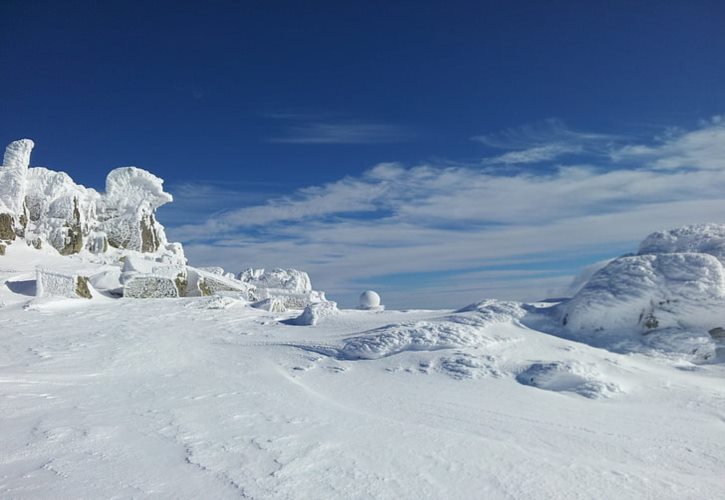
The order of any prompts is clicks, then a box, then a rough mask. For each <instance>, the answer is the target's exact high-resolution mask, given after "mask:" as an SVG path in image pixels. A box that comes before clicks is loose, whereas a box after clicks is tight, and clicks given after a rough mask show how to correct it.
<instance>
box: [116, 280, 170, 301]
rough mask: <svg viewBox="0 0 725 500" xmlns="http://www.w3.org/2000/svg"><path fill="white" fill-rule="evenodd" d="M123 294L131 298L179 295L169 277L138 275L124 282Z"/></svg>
mask: <svg viewBox="0 0 725 500" xmlns="http://www.w3.org/2000/svg"><path fill="white" fill-rule="evenodd" d="M123 296H124V297H128V298H133V299H165V298H176V297H178V296H179V289H178V287H177V286H176V283H175V282H174V280H173V279H171V278H165V277H163V276H154V275H148V274H147V275H138V276H134V277H133V278H131V279H129V280H128V281H127V282H126V283H125V285H124V287H123Z"/></svg>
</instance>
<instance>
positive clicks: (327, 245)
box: [169, 121, 725, 307]
mask: <svg viewBox="0 0 725 500" xmlns="http://www.w3.org/2000/svg"><path fill="white" fill-rule="evenodd" d="M593 135H596V134H593ZM723 137H725V124H722V123H720V122H716V121H711V122H708V123H707V124H706V125H704V126H702V127H701V128H698V129H695V130H690V131H682V132H679V133H676V134H671V135H670V136H669V137H667V138H665V139H662V138H660V139H659V140H656V141H652V142H650V143H643V144H629V145H626V146H623V145H620V144H619V143H617V144H618V145H616V146H613V149H612V151H611V154H607V155H595V156H593V157H592V161H591V162H589V163H588V164H585V165H576V164H574V165H558V166H555V167H553V168H551V169H544V170H542V171H539V170H536V171H520V172H517V173H514V174H511V173H510V172H506V173H497V172H496V171H495V170H493V171H492V170H490V169H488V170H486V169H477V168H471V167H450V166H437V165H421V166H415V167H411V168H406V167H404V166H402V165H399V164H394V163H391V164H382V165H378V166H376V167H374V168H372V169H370V170H369V171H367V172H366V173H364V174H363V175H360V176H355V177H346V178H344V179H341V180H339V181H336V182H333V183H328V184H324V185H320V186H312V187H309V188H306V189H302V190H299V191H297V192H296V193H294V194H292V195H290V196H287V197H277V198H273V199H271V200H269V201H268V202H266V203H263V204H259V205H255V206H249V207H242V208H239V209H237V210H232V211H228V212H225V213H220V214H216V215H215V216H213V217H210V218H209V219H208V220H207V221H204V222H203V223H198V224H196V223H195V224H187V225H183V226H179V227H176V228H170V230H169V232H170V235H171V236H172V237H174V238H179V239H181V240H182V241H185V242H186V245H185V246H186V249H187V254H188V255H189V256H190V257H191V258H192V260H194V261H196V262H199V263H202V264H213V263H216V264H221V265H223V266H225V267H228V268H230V269H233V270H237V269H241V268H244V267H247V266H267V267H269V266H296V267H300V268H302V269H305V270H307V271H309V272H310V273H311V275H312V277H313V279H314V280H315V283H316V285H317V286H319V287H320V288H322V289H327V290H328V291H329V292H330V293H331V295H332V296H333V297H334V298H338V299H340V298H341V299H342V300H343V302H345V301H348V304H349V303H350V302H351V301H352V300H353V297H354V295H355V293H354V290H356V289H358V290H359V289H362V288H364V287H375V286H377V287H380V288H381V289H382V290H383V291H384V292H386V293H387V299H388V302H389V303H390V304H392V305H397V306H411V305H414V304H416V303H418V304H419V305H420V304H423V303H425V304H427V305H429V306H432V305H437V306H439V307H443V306H450V307H455V306H460V305H462V304H463V303H464V302H466V301H473V300H476V299H479V298H482V297H485V296H498V297H505V298H517V297H518V298H521V297H525V298H534V297H535V296H544V295H548V294H550V293H553V292H554V291H555V289H556V287H557V286H559V285H561V284H562V283H564V282H565V281H567V280H568V279H570V276H571V275H572V274H574V273H576V270H577V268H579V267H582V266H584V265H586V264H587V263H590V262H594V261H597V260H600V259H603V258H606V257H608V256H612V255H616V254H617V253H620V252H624V251H630V250H633V249H634V248H635V244H636V241H637V240H639V239H641V238H642V237H644V236H645V235H646V234H648V233H649V232H651V231H654V230H657V229H663V228H667V227H671V226H674V225H678V224H685V223H695V222H705V221H713V220H714V221H718V220H723V219H724V218H725V199H724V198H723V197H722V194H721V193H722V192H723V189H725V168H723V167H725V165H722V164H721V163H720V165H721V166H720V168H716V167H717V165H718V163H717V161H718V160H717V159H716V158H715V157H714V156H712V155H713V151H718V149H717V148H719V147H720V145H719V144H722V143H723ZM637 148H639V149H637ZM643 148H646V149H643ZM645 150H646V151H647V154H644V153H636V154H633V153H632V151H645ZM721 158H725V156H721ZM662 165H668V167H667V168H666V169H663V168H662ZM502 257H503V258H502ZM524 262H525V263H526V264H525V265H524V264H522V263H524ZM496 266H498V268H506V269H519V270H520V269H526V270H528V271H533V274H531V275H530V276H528V279H512V277H511V276H505V275H502V274H495V273H493V271H494V270H495V268H496ZM517 266H518V267H517ZM522 266H523V267H522ZM401 273H403V274H405V273H409V274H410V275H415V274H416V273H418V274H420V273H434V274H435V273H438V274H439V275H440V276H439V279H436V280H432V281H428V282H426V283H425V284H423V285H420V284H419V285H416V286H412V285H410V286H408V285H406V284H405V283H406V282H405V280H404V279H402V278H401V280H402V281H400V283H402V285H400V286H396V285H395V280H394V279H392V278H390V277H391V276H393V277H395V276H400V275H401ZM386 277H387V278H386ZM396 279H397V278H396ZM412 294H416V295H415V300H413V299H412V297H413V295H412ZM423 295H424V296H425V299H423ZM433 302H435V304H433Z"/></svg>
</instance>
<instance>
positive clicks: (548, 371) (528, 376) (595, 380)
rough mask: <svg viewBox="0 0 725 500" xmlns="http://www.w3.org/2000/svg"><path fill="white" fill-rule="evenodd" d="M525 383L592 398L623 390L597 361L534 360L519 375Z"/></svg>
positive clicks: (517, 378)
mask: <svg viewBox="0 0 725 500" xmlns="http://www.w3.org/2000/svg"><path fill="white" fill-rule="evenodd" d="M516 380H517V381H518V382H519V383H520V384H523V385H530V386H532V387H537V388H539V389H544V390H547V391H554V392H571V393H575V394H579V395H580V396H584V397H586V398H589V399H600V398H607V397H610V396H611V395H613V394H616V393H619V392H622V389H621V388H620V387H619V386H618V385H617V384H615V383H613V382H608V381H605V380H604V378H603V377H602V374H601V373H600V372H599V370H598V369H597V367H596V365H594V364H584V363H580V362H578V361H556V362H552V363H534V364H532V365H531V366H529V367H528V368H527V369H526V370H524V371H523V372H521V373H519V374H518V375H517V376H516Z"/></svg>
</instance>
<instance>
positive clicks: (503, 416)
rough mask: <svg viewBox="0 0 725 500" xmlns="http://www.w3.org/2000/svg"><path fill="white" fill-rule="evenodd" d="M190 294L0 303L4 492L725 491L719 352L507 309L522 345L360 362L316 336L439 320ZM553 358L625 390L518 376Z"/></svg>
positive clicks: (511, 333) (506, 494) (510, 494)
mask: <svg viewBox="0 0 725 500" xmlns="http://www.w3.org/2000/svg"><path fill="white" fill-rule="evenodd" d="M193 300H199V299H181V300H148V301H134V300H119V301H109V302H98V303H95V302H90V301H89V302H83V305H82V306H79V305H76V306H74V307H73V308H64V307H61V306H60V305H48V306H47V307H45V306H41V307H39V309H38V310H33V311H24V310H22V309H21V308H18V307H7V308H5V309H4V310H2V313H0V314H1V316H0V332H1V333H0V347H1V348H0V398H2V401H3V404H2V407H1V409H0V416H1V417H2V418H1V420H2V422H3V428H4V432H3V446H2V448H1V451H0V496H5V497H12V498H16V497H51V496H52V497H76V496H82V497H110V496H115V497H122V498H124V497H126V498H127V497H139V496H164V497H169V496H173V497H185V498H199V497H205V498H210V497H214V498H456V497H459V498H460V497H476V498H480V497H486V498H532V497H537V498H540V497H550V498H554V497H556V498H601V497H602V496H608V497H614V496H616V497H617V498H647V497H651V498H654V497H658V498H663V497H669V498H675V497H679V498H683V497H689V498H695V497H699V498H706V497H710V498H714V497H716V496H718V495H719V494H720V493H721V492H722V487H723V486H725V480H724V479H723V475H722V471H723V470H725V441H723V439H722V436H723V432H725V391H723V387H722V378H721V377H722V375H723V373H722V369H721V367H720V366H717V365H710V366H704V367H701V368H702V369H701V370H695V371H691V370H679V369H677V366H676V363H675V362H672V361H668V360H662V359H656V358H647V357H645V356H642V355H628V356H624V355H620V354H615V353H610V352H608V351H604V350H600V349H595V348H592V347H589V346H586V345H583V344H577V343H574V342H570V341H567V340H564V339H561V338H557V337H552V336H549V335H546V334H541V333H538V332H535V331H532V330H529V329H527V328H524V327H522V326H519V325H517V324H515V323H508V324H506V323H504V324H500V325H498V326H496V327H495V330H496V334H497V335H499V336H501V337H504V338H510V339H515V340H516V341H515V342H505V343H498V344H493V345H491V346H483V347H474V348H459V349H441V350H434V351H412V352H411V351H407V352H402V353H399V354H395V355H392V356H387V357H384V358H381V359H376V360H360V361H352V360H345V359H337V358H335V357H330V356H325V355H322V354H319V353H317V352H314V351H315V349H314V348H312V349H309V347H310V346H313V347H314V346H317V347H319V346H328V347H329V346H332V347H335V346H337V347H339V346H340V345H342V344H343V342H344V339H346V338H350V337H354V336H355V335H359V334H360V333H361V332H365V331H370V330H373V329H375V328H378V327H380V326H381V325H386V324H390V323H395V322H400V321H417V320H425V321H436V318H441V317H445V314H442V313H441V312H435V311H421V312H410V313H401V312H394V311H389V312H385V313H382V314H370V313H366V312H358V311H343V312H341V313H340V315H339V316H338V317H337V318H333V319H330V320H328V321H327V322H325V323H323V324H321V325H319V326H317V327H295V326H287V325H284V324H280V323H279V322H278V321H277V320H280V319H284V318H285V317H286V316H284V315H274V314H270V313H266V312H264V311H259V310H254V309H248V308H229V309H224V310H214V311H210V310H205V309H201V308H193V307H186V306H188V304H189V302H191V301H193ZM79 303H80V302H78V301H76V304H79ZM305 346H306V347H305ZM300 347H303V348H300ZM457 357H459V358H462V359H463V362H464V366H465V363H468V362H469V361H475V362H477V363H479V364H480V365H481V366H483V367H484V368H485V367H486V366H488V365H490V366H494V367H495V368H496V370H497V371H496V373H493V372H490V371H487V370H486V369H481V370H480V371H479V372H477V373H478V375H475V376H472V377H455V376H453V375H451V373H448V372H447V371H446V370H445V369H444V368H442V367H443V366H445V363H446V360H450V359H456V358H457ZM557 360H559V361H562V360H563V361H571V360H579V361H581V362H583V363H588V364H591V366H594V367H596V368H597V369H598V370H599V373H600V376H601V377H603V378H604V379H605V380H607V381H612V382H618V383H620V385H622V387H623V392H622V393H621V394H615V395H613V396H612V397H611V398H609V399H601V400H591V399H587V398H584V397H581V396H580V395H578V394H577V393H576V392H556V391H552V390H542V389H540V388H537V387H531V386H527V385H523V384H520V383H518V382H517V381H516V376H517V375H518V374H520V373H522V372H524V371H525V370H527V369H529V367H531V366H533V365H535V364H536V363H540V364H541V363H546V362H553V361H557ZM487 363H488V365H487ZM469 364H471V363H469ZM474 364H475V363H474Z"/></svg>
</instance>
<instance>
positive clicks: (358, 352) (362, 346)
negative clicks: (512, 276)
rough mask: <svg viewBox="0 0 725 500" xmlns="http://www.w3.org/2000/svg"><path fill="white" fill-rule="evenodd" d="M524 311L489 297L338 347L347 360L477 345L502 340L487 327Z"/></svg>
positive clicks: (391, 327) (517, 315)
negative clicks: (444, 313)
mask: <svg viewBox="0 0 725 500" xmlns="http://www.w3.org/2000/svg"><path fill="white" fill-rule="evenodd" d="M525 314H526V312H525V310H524V309H523V308H522V307H521V306H520V304H518V303H515V302H499V301H496V300H488V301H484V302H481V303H479V304H474V305H472V306H469V307H467V308H465V309H462V310H461V311H458V312H456V313H454V314H451V315H449V316H446V317H443V318H441V319H439V320H430V321H414V322H405V323H399V324H394V325H388V326H384V327H382V328H378V329H376V330H372V331H370V332H367V333H364V334H362V335H359V336H356V337H352V338H350V339H347V340H346V341H345V344H344V346H343V347H342V349H341V350H340V354H341V356H342V357H344V358H347V359H376V358H382V357H386V356H391V355H393V354H398V353H401V352H404V351H435V350H439V349H453V348H459V347H479V346H483V345H489V344H493V343H497V342H500V341H501V340H502V339H501V338H500V337H498V336H496V335H495V334H493V333H491V332H488V331H487V327H489V326H491V325H495V324H500V323H507V322H514V321H516V320H518V319H520V318H521V317H523V316H524V315H525Z"/></svg>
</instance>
